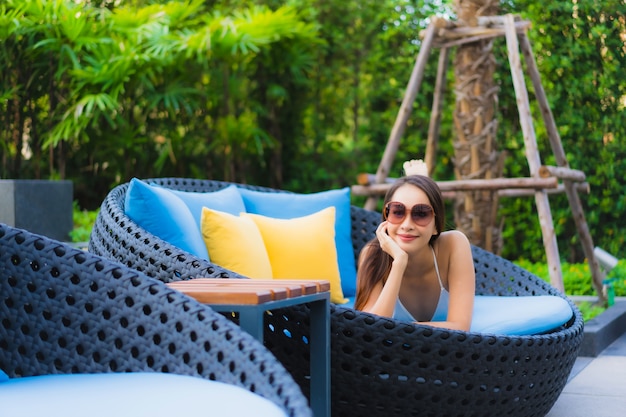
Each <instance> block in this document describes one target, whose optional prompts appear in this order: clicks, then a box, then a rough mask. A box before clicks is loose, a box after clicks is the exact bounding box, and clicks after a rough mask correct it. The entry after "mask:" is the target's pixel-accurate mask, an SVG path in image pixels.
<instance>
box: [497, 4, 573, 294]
mask: <svg viewBox="0 0 626 417" xmlns="http://www.w3.org/2000/svg"><path fill="white" fill-rule="evenodd" d="M505 32H506V45H507V49H508V55H509V64H510V66H511V74H512V75H513V87H514V89H515V96H516V97H517V108H518V111H519V115H520V124H521V126H522V132H523V135H524V144H525V145H526V146H525V148H526V159H527V160H528V165H529V167H530V175H531V177H534V178H537V177H539V168H541V160H540V159H539V150H538V148H537V138H536V136H535V129H534V127H533V123H532V116H531V114H530V103H529V100H528V90H527V89H526V82H525V81H524V74H523V72H522V63H521V59H520V53H519V51H520V49H519V44H518V41H517V33H516V30H515V20H514V17H513V15H511V14H509V15H506V19H505ZM535 203H536V205H537V214H538V215H539V225H540V226H541V232H542V235H543V245H544V247H545V249H546V258H547V261H548V271H549V274H550V283H551V284H552V286H553V287H555V288H556V289H558V290H560V291H562V292H565V288H564V286H563V273H562V271H561V259H560V256H559V248H558V245H557V241H556V235H555V233H554V223H553V220H552V212H551V211H550V201H549V200H548V194H547V193H546V192H545V190H537V191H535Z"/></svg>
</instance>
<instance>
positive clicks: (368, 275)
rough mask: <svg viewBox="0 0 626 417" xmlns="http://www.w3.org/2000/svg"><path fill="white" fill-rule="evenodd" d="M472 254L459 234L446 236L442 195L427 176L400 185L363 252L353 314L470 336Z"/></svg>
mask: <svg viewBox="0 0 626 417" xmlns="http://www.w3.org/2000/svg"><path fill="white" fill-rule="evenodd" d="M474 289H475V275H474V262H473V260H472V251H471V247H470V243H469V241H468V239H467V237H466V236H465V235H464V234H463V233H461V232H460V231H456V230H452V231H444V204H443V198H442V196H441V190H440V189H439V187H438V186H437V184H436V183H435V182H434V181H433V180H432V179H430V178H429V177H427V176H423V175H408V176H406V177H402V178H400V179H398V180H397V181H396V182H395V183H394V184H393V186H392V187H391V188H390V189H389V191H388V192H387V195H386V196H385V201H384V206H383V222H382V223H381V224H380V225H379V226H378V228H377V229H376V237H375V238H374V239H372V240H371V241H370V242H369V243H368V244H367V245H365V247H364V248H363V250H362V251H361V254H360V256H359V267H358V273H357V294H356V301H355V308H356V309H358V310H362V311H366V312H369V313H374V314H378V315H381V316H387V317H394V318H396V319H399V320H406V321H412V322H418V323H421V324H427V325H430V326H436V327H444V328H448V329H455V330H465V331H467V330H469V328H470V324H471V321H472V309H473V306H474Z"/></svg>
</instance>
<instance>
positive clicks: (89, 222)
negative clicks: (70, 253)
mask: <svg viewBox="0 0 626 417" xmlns="http://www.w3.org/2000/svg"><path fill="white" fill-rule="evenodd" d="M73 206H74V207H73V218H74V228H73V229H72V230H71V231H70V239H71V240H72V242H76V243H84V242H88V241H89V236H90V235H91V229H92V228H93V225H94V223H95V221H96V217H98V212H99V210H85V209H81V208H80V206H79V204H78V201H74V204H73Z"/></svg>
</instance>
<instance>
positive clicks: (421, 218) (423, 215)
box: [411, 204, 433, 225]
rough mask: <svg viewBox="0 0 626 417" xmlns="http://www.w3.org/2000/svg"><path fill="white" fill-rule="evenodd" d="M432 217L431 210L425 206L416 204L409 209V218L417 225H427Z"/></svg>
mask: <svg viewBox="0 0 626 417" xmlns="http://www.w3.org/2000/svg"><path fill="white" fill-rule="evenodd" d="M432 216H433V209H432V208H431V207H430V206H427V205H425V204H418V205H415V206H413V208H412V209H411V217H412V218H413V221H414V222H415V223H417V224H421V225H424V224H427V223H428V222H430V219H432Z"/></svg>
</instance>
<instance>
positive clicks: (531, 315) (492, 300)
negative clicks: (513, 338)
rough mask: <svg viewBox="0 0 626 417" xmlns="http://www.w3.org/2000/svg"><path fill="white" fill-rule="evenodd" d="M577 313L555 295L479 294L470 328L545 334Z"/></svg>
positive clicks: (510, 332)
mask: <svg viewBox="0 0 626 417" xmlns="http://www.w3.org/2000/svg"><path fill="white" fill-rule="evenodd" d="M573 314H574V312H573V311H572V308H571V307H570V305H569V303H568V302H567V300H565V299H564V298H562V297H557V296H552V295H539V296H520V297H498V296H485V295H480V296H476V299H475V301H474V315H473V317H472V325H471V328H470V330H471V331H472V332H478V333H493V334H504V335H519V336H522V335H530V334H541V333H545V332H548V331H550V330H554V329H556V328H557V327H559V326H562V325H563V324H565V323H566V322H567V321H568V320H569V319H570V318H571V317H572V315H573Z"/></svg>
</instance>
